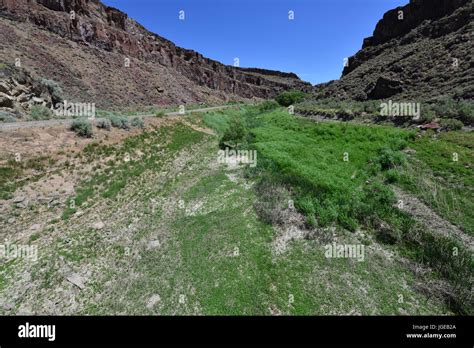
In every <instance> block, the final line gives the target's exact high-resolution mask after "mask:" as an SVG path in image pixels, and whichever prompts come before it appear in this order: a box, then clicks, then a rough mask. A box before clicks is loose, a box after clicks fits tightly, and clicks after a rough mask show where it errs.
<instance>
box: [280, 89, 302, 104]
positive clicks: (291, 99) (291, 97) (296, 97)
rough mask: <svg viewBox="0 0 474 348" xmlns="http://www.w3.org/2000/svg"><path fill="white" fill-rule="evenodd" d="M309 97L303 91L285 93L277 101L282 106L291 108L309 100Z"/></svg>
mask: <svg viewBox="0 0 474 348" xmlns="http://www.w3.org/2000/svg"><path fill="white" fill-rule="evenodd" d="M308 96H309V95H308V94H307V93H304V92H301V91H285V92H283V93H280V94H279V95H278V96H277V97H276V98H275V100H276V101H277V103H278V104H280V105H281V106H290V105H294V104H296V103H299V102H302V101H303V100H304V99H306V98H308Z"/></svg>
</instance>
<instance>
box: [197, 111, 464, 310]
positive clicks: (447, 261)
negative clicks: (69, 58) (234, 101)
mask: <svg viewBox="0 0 474 348" xmlns="http://www.w3.org/2000/svg"><path fill="white" fill-rule="evenodd" d="M228 117H230V119H232V117H238V118H241V119H242V120H243V122H244V123H245V124H246V127H247V132H248V133H249V136H247V137H246V140H247V143H246V144H243V145H242V146H244V147H248V148H253V149H256V150H257V151H258V165H257V167H256V169H253V170H249V175H250V176H251V177H253V178H255V179H256V180H257V181H258V184H257V190H260V192H259V196H260V197H265V196H272V195H271V194H265V192H264V190H265V188H268V187H270V188H271V187H278V186H282V187H285V188H286V189H287V190H288V191H290V192H292V195H293V197H294V200H295V205H296V207H297V209H298V210H299V211H300V212H301V213H303V214H304V215H305V216H306V219H307V221H306V223H307V224H308V225H309V226H313V227H325V226H330V225H336V226H339V227H342V228H344V229H347V230H350V231H355V230H358V229H359V228H363V229H369V230H372V231H373V233H374V234H375V235H376V237H377V238H378V239H379V240H381V241H383V242H384V243H388V244H395V245H397V247H398V248H399V250H400V252H402V253H403V254H404V255H406V256H407V257H410V258H411V259H412V260H415V261H416V262H421V263H423V264H426V265H429V266H430V267H433V268H434V269H436V270H437V272H439V275H440V277H442V278H445V279H448V280H449V281H450V282H451V283H452V286H453V289H455V290H453V291H455V292H456V296H457V298H456V300H451V306H452V308H453V309H454V310H455V311H458V312H462V313H466V312H469V311H471V310H472V308H471V307H470V306H469V305H466V303H465V302H466V299H467V298H468V297H467V296H468V293H469V291H468V289H469V287H470V285H469V281H468V279H469V275H470V274H471V268H472V266H473V264H472V261H471V259H470V256H469V251H468V250H467V249H466V248H465V247H464V246H462V245H460V244H459V243H458V242H456V241H455V240H453V239H451V238H445V237H442V236H438V235H436V233H431V232H427V231H425V229H426V227H424V228H422V227H420V223H419V222H416V221H415V220H414V219H413V218H412V217H411V216H409V215H407V214H406V213H404V212H402V211H400V210H399V209H397V207H396V200H395V196H394V194H393V192H392V190H391V188H390V187H389V186H388V184H390V183H393V182H396V181H397V180H398V179H399V177H398V173H400V172H403V170H404V168H409V165H408V163H409V161H408V159H407V158H406V155H405V154H404V152H403V150H404V149H406V148H407V146H410V147H414V148H416V149H418V152H417V158H418V159H419V160H422V161H426V163H427V165H428V166H431V167H432V168H433V169H435V168H436V166H439V173H441V174H442V173H443V172H444V173H447V172H451V173H452V174H453V172H452V171H453V170H454V173H456V172H458V173H459V174H456V175H453V176H454V177H455V178H456V179H455V181H457V182H463V181H464V185H466V186H467V185H469V187H470V188H471V189H472V187H473V186H472V173H471V171H470V167H469V165H467V167H466V166H463V165H462V164H461V163H457V164H455V165H453V163H452V161H451V160H450V157H449V156H452V152H454V151H455V150H454V148H453V146H455V145H454V144H451V145H449V143H446V142H444V141H440V142H438V143H435V145H433V144H431V145H430V146H428V145H427V144H426V142H430V140H429V139H430V138H429V137H423V138H421V139H417V138H416V137H415V131H407V130H403V129H400V128H394V127H382V126H376V125H370V124H369V125H358V124H352V123H319V124H317V123H314V122H312V121H310V120H306V119H302V118H295V117H292V116H291V115H289V114H288V113H287V112H285V111H281V110H277V111H274V112H270V113H262V112H260V111H259V110H258V108H257V109H255V108H254V109H249V110H247V111H245V112H242V113H240V114H234V115H230V116H228ZM204 121H205V122H206V123H207V124H208V125H209V126H213V127H215V128H216V130H218V131H219V132H221V133H222V128H223V125H222V124H219V122H222V121H217V120H216V118H215V117H211V116H207V117H205V118H204ZM227 122H228V123H229V124H230V123H231V122H230V121H229V120H228V121H227ZM224 132H225V131H224ZM224 134H225V133H224ZM448 134H449V133H448ZM448 137H449V136H448ZM457 141H458V142H460V141H461V142H462V141H466V140H465V139H464V140H460V139H457ZM471 144H472V143H471ZM445 146H446V147H448V148H449V149H446V151H444V154H443V153H436V154H433V153H432V151H437V150H436V149H439V147H445ZM455 147H456V151H458V152H459V153H460V154H461V157H463V158H464V160H463V161H464V163H472V148H462V146H459V145H458V146H455ZM448 155H449V156H448ZM454 166H455V167H454ZM404 173H405V174H407V171H406V170H405V172H404ZM410 178H411V180H412V182H416V179H417V178H416V176H412V175H410ZM404 180H405V182H409V180H408V179H404ZM269 183H273V184H272V185H269ZM444 188H445V189H446V190H448V187H447V186H444ZM471 189H470V190H469V191H467V192H468V193H466V195H469V193H470V192H471ZM414 192H416V191H414ZM458 195H459V197H462V198H463V201H464V199H466V198H467V196H464V197H463V196H462V195H461V194H460V193H459V194H458ZM432 203H433V202H431V201H429V200H428V201H427V204H428V205H430V206H433V208H436V206H435V205H434V204H432ZM470 207H471V205H470V204H467V206H466V209H465V210H463V211H462V212H461V214H463V215H464V218H463V220H461V221H464V222H465V224H466V226H467V229H466V230H469V229H472V213H471V212H472V209H471V212H469V211H468V210H469V208H470ZM267 215H268V214H267ZM451 218H453V216H451ZM381 226H385V227H384V228H381ZM434 232H436V231H434ZM454 247H456V248H458V249H459V250H461V252H460V255H459V256H456V257H453V256H452V248H454Z"/></svg>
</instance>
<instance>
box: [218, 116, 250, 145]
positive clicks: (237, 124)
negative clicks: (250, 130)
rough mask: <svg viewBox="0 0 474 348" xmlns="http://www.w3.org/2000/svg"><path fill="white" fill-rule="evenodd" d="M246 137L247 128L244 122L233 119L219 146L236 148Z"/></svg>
mask: <svg viewBox="0 0 474 348" xmlns="http://www.w3.org/2000/svg"><path fill="white" fill-rule="evenodd" d="M244 137H245V128H244V125H243V124H242V121H240V119H238V118H232V119H231V120H230V122H229V127H228V128H227V129H226V131H225V132H224V135H223V136H222V138H221V140H220V142H219V146H220V147H221V148H225V147H227V146H230V147H235V146H237V145H238V144H239V143H241V142H242V141H243V139H244Z"/></svg>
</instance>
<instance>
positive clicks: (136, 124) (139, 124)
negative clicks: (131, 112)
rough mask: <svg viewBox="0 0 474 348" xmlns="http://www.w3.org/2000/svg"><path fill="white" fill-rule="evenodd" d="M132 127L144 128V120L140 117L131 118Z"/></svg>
mask: <svg viewBox="0 0 474 348" xmlns="http://www.w3.org/2000/svg"><path fill="white" fill-rule="evenodd" d="M132 127H137V128H145V122H144V121H143V118H141V117H135V118H133V119H132Z"/></svg>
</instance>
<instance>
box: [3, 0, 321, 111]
mask: <svg viewBox="0 0 474 348" xmlns="http://www.w3.org/2000/svg"><path fill="white" fill-rule="evenodd" d="M71 11H74V12H73V13H71ZM71 14H73V15H71ZM23 33H24V34H26V35H23ZM0 43H1V44H2V48H3V49H2V50H1V51H0V52H1V53H0V59H1V60H2V61H6V62H14V61H15V59H16V58H21V59H22V62H23V64H22V66H23V67H24V68H25V69H28V70H29V71H30V72H32V74H35V75H36V76H35V77H36V78H47V79H52V80H55V81H57V82H58V83H59V84H60V86H61V87H62V88H63V90H64V93H65V97H67V98H69V100H78V101H81V100H86V101H89V102H95V103H96V104H97V105H98V106H110V105H113V106H120V105H131V104H147V105H150V104H178V103H186V102H200V101H210V102H212V101H222V100H228V99H238V98H253V97H260V98H268V97H273V96H275V95H276V94H278V93H280V92H281V91H283V90H287V89H292V88H296V89H301V90H305V91H310V90H311V89H312V86H311V85H310V84H309V83H306V82H303V81H301V80H300V79H299V78H298V77H297V76H296V75H295V74H291V73H282V72H274V71H268V70H264V69H241V68H236V67H233V66H229V65H224V64H221V63H219V62H217V61H214V60H211V59H208V58H206V57H204V56H202V55H201V54H199V53H198V52H195V51H192V50H186V49H183V48H180V47H177V46H176V45H174V44H173V43H172V42H171V41H169V40H166V39H164V38H162V37H160V36H158V35H156V34H154V33H151V32H149V31H147V30H146V29H145V28H144V27H143V26H141V25H140V24H138V23H137V22H135V21H134V20H133V19H131V18H129V17H128V16H127V15H126V14H125V13H123V12H121V11H119V10H117V9H115V8H112V7H107V6H105V5H103V4H102V3H101V2H100V1H98V0H58V1H55V0H0ZM126 62H127V63H128V64H125V63H126ZM156 86H160V88H156Z"/></svg>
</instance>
